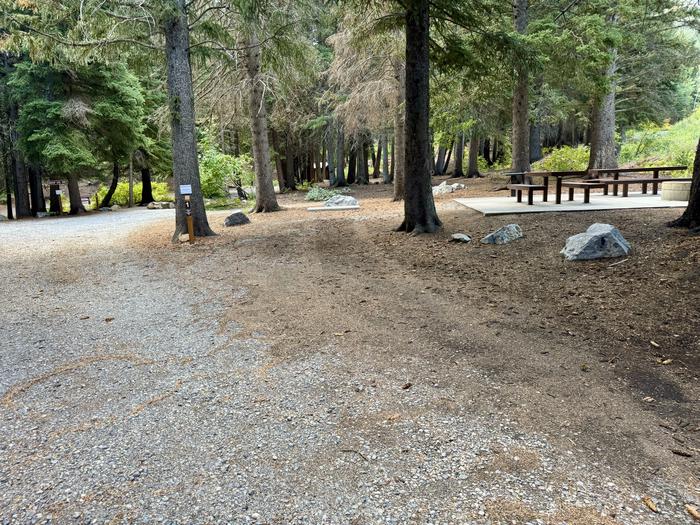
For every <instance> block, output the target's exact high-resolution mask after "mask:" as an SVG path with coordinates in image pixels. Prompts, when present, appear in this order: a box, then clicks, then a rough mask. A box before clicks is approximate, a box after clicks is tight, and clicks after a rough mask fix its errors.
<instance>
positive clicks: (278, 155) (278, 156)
mask: <svg viewBox="0 0 700 525" xmlns="http://www.w3.org/2000/svg"><path fill="white" fill-rule="evenodd" d="M270 136H271V138H272V149H273V150H275V169H276V171H277V184H278V185H279V187H280V193H283V192H284V190H285V187H286V184H285V182H284V181H285V176H284V168H283V166H282V151H281V149H280V142H279V137H278V136H277V132H276V131H275V130H274V129H273V130H271V131H270Z"/></svg>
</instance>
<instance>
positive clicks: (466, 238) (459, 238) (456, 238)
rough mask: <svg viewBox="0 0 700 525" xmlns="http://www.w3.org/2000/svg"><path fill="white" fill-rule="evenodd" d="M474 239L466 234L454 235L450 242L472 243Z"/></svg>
mask: <svg viewBox="0 0 700 525" xmlns="http://www.w3.org/2000/svg"><path fill="white" fill-rule="evenodd" d="M471 240H472V238H471V237H469V235H466V234H464V233H453V234H452V237H451V239H450V242H471Z"/></svg>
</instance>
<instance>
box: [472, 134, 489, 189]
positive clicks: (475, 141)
mask: <svg viewBox="0 0 700 525" xmlns="http://www.w3.org/2000/svg"><path fill="white" fill-rule="evenodd" d="M487 140H488V139H487ZM467 177H469V178H470V179H472V178H476V177H481V173H479V138H478V137H477V136H476V135H474V134H473V133H472V136H471V138H470V139H469V159H468V166H467Z"/></svg>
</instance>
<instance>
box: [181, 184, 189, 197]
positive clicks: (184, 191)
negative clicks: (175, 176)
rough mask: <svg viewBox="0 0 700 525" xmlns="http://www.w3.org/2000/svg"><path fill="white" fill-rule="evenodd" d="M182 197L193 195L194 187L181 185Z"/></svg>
mask: <svg viewBox="0 0 700 525" xmlns="http://www.w3.org/2000/svg"><path fill="white" fill-rule="evenodd" d="M180 195H192V185H191V184H180Z"/></svg>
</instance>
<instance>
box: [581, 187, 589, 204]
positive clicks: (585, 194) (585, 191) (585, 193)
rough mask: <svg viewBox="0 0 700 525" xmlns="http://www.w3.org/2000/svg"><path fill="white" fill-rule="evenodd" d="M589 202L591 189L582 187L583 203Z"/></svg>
mask: <svg viewBox="0 0 700 525" xmlns="http://www.w3.org/2000/svg"><path fill="white" fill-rule="evenodd" d="M589 202H591V189H590V188H583V203H584V204H588V203H589Z"/></svg>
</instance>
